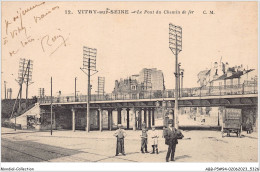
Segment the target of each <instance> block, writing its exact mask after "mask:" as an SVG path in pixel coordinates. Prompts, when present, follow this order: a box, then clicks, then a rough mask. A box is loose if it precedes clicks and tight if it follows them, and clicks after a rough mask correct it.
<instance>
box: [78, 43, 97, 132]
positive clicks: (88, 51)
mask: <svg viewBox="0 0 260 172" xmlns="http://www.w3.org/2000/svg"><path fill="white" fill-rule="evenodd" d="M96 56H97V49H95V48H88V47H85V46H84V47H83V68H80V69H81V70H82V71H83V72H84V73H85V74H86V75H87V76H88V84H87V94H88V95H87V115H86V119H87V126H86V131H87V132H89V131H90V99H91V85H90V76H92V75H94V74H96V73H97V72H98V71H97V70H96ZM91 72H94V73H93V74H92V75H91Z"/></svg>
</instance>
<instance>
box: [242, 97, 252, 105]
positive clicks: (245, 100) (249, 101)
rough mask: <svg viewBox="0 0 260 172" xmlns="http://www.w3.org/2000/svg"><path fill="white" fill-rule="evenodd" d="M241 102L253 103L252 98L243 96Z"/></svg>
mask: <svg viewBox="0 0 260 172" xmlns="http://www.w3.org/2000/svg"><path fill="white" fill-rule="evenodd" d="M240 102H241V103H242V104H253V101H252V100H251V99H250V98H241V100H240Z"/></svg>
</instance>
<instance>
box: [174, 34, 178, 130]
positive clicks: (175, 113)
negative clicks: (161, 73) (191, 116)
mask: <svg viewBox="0 0 260 172" xmlns="http://www.w3.org/2000/svg"><path fill="white" fill-rule="evenodd" d="M177 46H178V42H177V34H176V53H175V107H174V117H175V120H174V121H175V124H174V127H175V128H177V129H178V128H179V119H178V115H179V102H178V99H179V96H178V86H179V84H178V81H179V71H178V69H179V65H178V48H177Z"/></svg>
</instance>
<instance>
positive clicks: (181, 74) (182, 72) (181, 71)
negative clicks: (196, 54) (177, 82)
mask: <svg viewBox="0 0 260 172" xmlns="http://www.w3.org/2000/svg"><path fill="white" fill-rule="evenodd" d="M183 75H184V69H180V76H181V87H180V90H181V92H180V97H182V92H183Z"/></svg>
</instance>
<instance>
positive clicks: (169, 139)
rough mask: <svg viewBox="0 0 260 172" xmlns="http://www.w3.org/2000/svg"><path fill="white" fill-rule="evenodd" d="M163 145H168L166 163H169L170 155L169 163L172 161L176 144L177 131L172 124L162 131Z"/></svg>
mask: <svg viewBox="0 0 260 172" xmlns="http://www.w3.org/2000/svg"><path fill="white" fill-rule="evenodd" d="M164 138H165V144H166V145H168V152H167V154H166V162H169V157H170V155H171V161H174V154H175V148H176V144H178V140H177V138H178V137H177V129H176V128H174V126H173V125H172V124H170V125H169V127H168V128H166V129H165V131H164Z"/></svg>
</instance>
